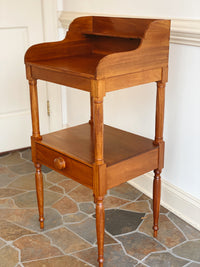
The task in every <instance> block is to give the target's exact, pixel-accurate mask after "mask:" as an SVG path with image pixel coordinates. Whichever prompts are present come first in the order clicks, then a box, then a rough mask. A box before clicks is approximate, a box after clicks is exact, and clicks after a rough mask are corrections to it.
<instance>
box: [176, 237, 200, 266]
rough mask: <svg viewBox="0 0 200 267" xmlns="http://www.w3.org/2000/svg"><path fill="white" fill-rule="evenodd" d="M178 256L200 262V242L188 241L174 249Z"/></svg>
mask: <svg viewBox="0 0 200 267" xmlns="http://www.w3.org/2000/svg"><path fill="white" fill-rule="evenodd" d="M173 253H175V254H176V255H178V256H180V257H183V258H186V259H190V260H193V261H197V262H200V240H195V241H188V242H186V243H184V244H182V245H180V246H178V247H176V248H174V249H173Z"/></svg>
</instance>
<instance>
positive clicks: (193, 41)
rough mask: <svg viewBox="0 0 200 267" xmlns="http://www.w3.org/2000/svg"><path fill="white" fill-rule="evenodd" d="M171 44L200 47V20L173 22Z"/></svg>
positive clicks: (178, 20) (177, 20)
mask: <svg viewBox="0 0 200 267" xmlns="http://www.w3.org/2000/svg"><path fill="white" fill-rule="evenodd" d="M170 42H171V43H175V44H184V45H194V46H200V20H183V19H175V20H172V25H171V37H170Z"/></svg>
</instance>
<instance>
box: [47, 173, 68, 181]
mask: <svg viewBox="0 0 200 267" xmlns="http://www.w3.org/2000/svg"><path fill="white" fill-rule="evenodd" d="M46 177H47V181H49V182H51V183H55V184H56V183H59V182H61V181H63V180H65V179H69V178H67V177H66V176H64V175H62V174H59V173H57V172H55V171H52V172H49V173H46Z"/></svg>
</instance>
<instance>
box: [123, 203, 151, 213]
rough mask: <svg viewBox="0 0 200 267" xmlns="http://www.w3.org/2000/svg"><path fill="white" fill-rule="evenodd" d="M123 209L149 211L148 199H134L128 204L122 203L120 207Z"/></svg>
mask: <svg viewBox="0 0 200 267" xmlns="http://www.w3.org/2000/svg"><path fill="white" fill-rule="evenodd" d="M121 209H123V210H130V211H134V212H144V213H149V212H151V210H150V208H149V204H148V201H145V200H144V201H135V202H131V203H130V204H127V205H124V206H123V207H121Z"/></svg>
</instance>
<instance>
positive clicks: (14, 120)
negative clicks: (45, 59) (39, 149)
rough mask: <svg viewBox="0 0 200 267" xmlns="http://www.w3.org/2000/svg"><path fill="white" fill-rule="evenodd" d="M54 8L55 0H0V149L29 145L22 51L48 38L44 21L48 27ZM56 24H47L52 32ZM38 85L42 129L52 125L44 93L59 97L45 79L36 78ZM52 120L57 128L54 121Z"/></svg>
mask: <svg viewBox="0 0 200 267" xmlns="http://www.w3.org/2000/svg"><path fill="white" fill-rule="evenodd" d="M45 5H47V6H46V7H47V8H45ZM55 8H56V5H55V0H48V1H46V0H17V1H16V0H0V152H4V151H9V150H14V149H18V148H23V147H27V146H30V135H31V115H30V100H29V88H28V82H27V80H26V77H25V66H24V54H25V51H26V50H27V48H28V47H29V46H30V45H32V44H36V43H40V42H43V41H44V40H45V39H48V33H49V32H51V31H50V29H48V25H50V27H52V24H53V23H54V22H55V21H54V19H55V16H54V17H53V18H54V19H52V11H53V12H54V14H56V10H55ZM48 12H49V13H50V14H49V15H50V17H51V21H50V23H49V24H48V23H47V20H48ZM52 22H53V23H52ZM56 26H57V25H54V26H53V27H54V28H53V29H52V28H51V30H52V31H53V32H55V28H56ZM44 31H46V33H45V32H44ZM51 37H52V36H51ZM54 37H55V36H54ZM38 89H39V92H38V94H39V109H40V127H41V128H40V129H41V132H42V133H46V132H49V130H50V129H53V128H56V127H53V126H52V125H53V122H52V119H50V118H49V117H48V114H47V99H48V95H50V99H51V98H52V99H54V102H55V101H56V100H58V101H60V100H59V95H58V92H56V96H55V98H54V96H53V93H52V88H51V85H49V90H48V87H47V84H46V83H45V82H41V81H38ZM57 105H58V106H60V103H57ZM57 105H55V103H54V106H57ZM57 111H58V110H57ZM53 117H57V116H55V114H54V116H53ZM55 124H57V128H59V126H60V125H59V126H58V122H57V121H56V123H55Z"/></svg>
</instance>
